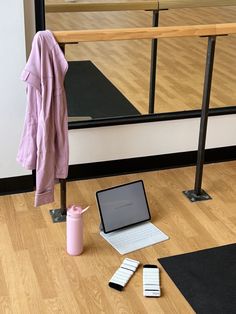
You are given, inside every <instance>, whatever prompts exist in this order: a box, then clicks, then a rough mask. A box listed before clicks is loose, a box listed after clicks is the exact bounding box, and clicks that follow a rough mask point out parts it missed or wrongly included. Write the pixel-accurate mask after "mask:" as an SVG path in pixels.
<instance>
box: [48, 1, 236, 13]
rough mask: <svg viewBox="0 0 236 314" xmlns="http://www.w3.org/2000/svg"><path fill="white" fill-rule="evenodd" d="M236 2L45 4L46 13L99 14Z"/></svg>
mask: <svg viewBox="0 0 236 314" xmlns="http://www.w3.org/2000/svg"><path fill="white" fill-rule="evenodd" d="M234 5H236V0H198V1H196V0H159V1H139V2H111V3H108V2H105V3H101V2H99V3H96V2H94V3H91V2H88V3H87V2H83V3H79V2H73V3H49V4H45V11H46V13H59V12H99V11H129V10H133V11H135V10H147V11H149V10H150V11H153V10H169V9H183V8H199V7H211V6H212V7H219V6H234Z"/></svg>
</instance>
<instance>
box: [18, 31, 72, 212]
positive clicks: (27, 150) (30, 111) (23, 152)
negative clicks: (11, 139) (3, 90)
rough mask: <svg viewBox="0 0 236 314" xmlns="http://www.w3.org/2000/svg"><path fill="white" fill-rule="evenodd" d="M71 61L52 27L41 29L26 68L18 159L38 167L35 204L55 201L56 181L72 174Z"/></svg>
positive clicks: (35, 38) (28, 165) (22, 162)
mask: <svg viewBox="0 0 236 314" xmlns="http://www.w3.org/2000/svg"><path fill="white" fill-rule="evenodd" d="M67 69H68V63H67V61H66V59H65V57H64V54H63V53H62V51H61V49H60V47H59V45H58V43H57V42H56V40H55V38H54V37H53V34H52V33H51V32H50V31H42V32H38V33H37V34H36V35H35V36H34V39H33V43H32V50H31V53H30V56H29V59H28V62H27V64H26V66H25V69H24V70H23V72H22V75H21V79H22V80H23V81H25V82H26V83H27V89H26V93H27V109H26V116H25V122H24V128H23V134H22V138H21V142H20V147H19V151H18V154H17V161H18V162H19V163H20V164H21V165H22V166H23V167H25V168H26V169H29V170H33V169H36V192H35V206H40V205H43V204H47V203H51V202H53V201H54V183H55V181H58V180H57V179H62V178H66V177H67V174H68V159H69V145H68V123H67V103H66V96H65V90H64V78H65V74H66V71H67Z"/></svg>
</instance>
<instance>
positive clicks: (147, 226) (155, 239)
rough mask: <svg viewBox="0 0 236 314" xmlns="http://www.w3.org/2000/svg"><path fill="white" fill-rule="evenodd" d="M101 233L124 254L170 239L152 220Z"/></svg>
mask: <svg viewBox="0 0 236 314" xmlns="http://www.w3.org/2000/svg"><path fill="white" fill-rule="evenodd" d="M100 234H101V236H102V237H103V238H104V239H105V240H107V241H108V242H109V243H110V244H111V245H112V246H113V247H114V248H115V249H116V250H117V251H118V252H119V253H120V254H122V255H123V254H127V253H129V252H133V251H136V250H139V249H141V248H144V247H147V246H150V245H153V244H156V243H159V242H161V241H165V240H167V239H169V237H168V236H167V235H166V234H165V233H163V232H162V231H161V230H160V229H158V228H157V227H156V226H154V225H153V224H152V223H151V222H145V223H142V224H139V225H137V226H132V227H128V228H126V229H122V230H118V231H113V232H110V233H104V232H103V231H101V232H100Z"/></svg>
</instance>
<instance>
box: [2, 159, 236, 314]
mask: <svg viewBox="0 0 236 314" xmlns="http://www.w3.org/2000/svg"><path fill="white" fill-rule="evenodd" d="M194 173H195V168H194V167H188V168H179V169H171V170H163V171H158V172H156V171H153V172H147V173H139V174H132V175H124V176H118V177H108V178H101V179H93V180H87V181H80V182H70V183H68V203H71V204H72V203H75V204H81V205H82V206H86V205H90V206H91V208H90V209H89V211H87V213H86V214H85V215H84V225H85V233H84V235H85V237H84V244H85V248H84V253H83V254H82V255H81V256H77V257H71V256H69V255H67V253H66V250H65V241H66V238H65V230H66V225H65V223H60V224H53V223H52V222H51V220H50V217H49V213H48V210H49V209H51V208H56V207H57V206H58V204H59V200H58V195H59V193H58V186H57V187H56V202H55V204H53V205H52V206H49V205H47V206H42V207H40V208H34V207H33V199H34V193H33V192H32V193H25V194H18V195H11V196H1V197H0V239H1V241H0V313H14V314H16V313H20V314H22V313H24V314H27V313H30V314H32V313H34V314H37V313H40V314H44V313H49V314H52V313H68V314H71V313H76V314H77V313H83V314H86V313H92V314H95V313H108V314H113V313H128V314H131V313H135V314H137V313H142V314H145V313H148V314H150V313H155V314H156V313H165V314H170V313H171V314H173V313H178V314H179V313H183V314H186V313H193V311H192V309H191V308H190V306H189V305H188V303H187V302H186V301H185V299H184V298H183V296H182V295H181V294H180V292H179V291H178V289H177V288H176V287H175V285H174V284H173V282H172V281H171V279H170V278H169V277H168V275H167V274H166V273H165V271H164V270H163V268H162V267H161V266H160V265H159V263H158V261H157V258H160V257H164V256H170V255H174V254H181V253H185V252H190V251H196V250H199V249H205V248H210V247H215V246H220V245H224V244H229V243H233V242H235V240H236V211H235V204H236V193H235V192H236V162H235V161H234V162H227V163H219V164H211V165H206V166H205V169H204V182H203V188H204V189H205V190H206V191H207V192H208V193H209V194H210V195H211V196H212V197H213V200H210V201H204V202H198V203H190V201H189V200H187V199H186V198H185V196H184V195H183V194H182V191H183V190H186V189H190V188H192V187H193V180H194ZM137 179H142V180H144V184H145V187H146V191H147V197H148V200H149V203H150V208H151V213H152V216H153V223H154V224H156V225H157V226H158V227H159V228H160V229H161V230H163V231H164V232H165V233H166V234H168V235H169V237H170V240H167V241H165V242H163V243H160V244H156V245H154V246H152V247H149V248H145V249H142V250H139V251H137V252H133V253H130V254H128V255H127V256H128V257H130V258H133V259H137V260H139V261H140V262H141V263H142V264H144V263H155V264H157V265H159V266H160V268H161V285H162V294H163V295H162V297H161V298H159V299H146V298H144V297H143V296H142V269H141V267H140V268H139V269H138V271H137V273H136V274H135V276H134V277H133V278H132V279H131V281H130V282H129V283H128V285H127V286H126V288H125V290H124V291H123V292H118V291H115V290H113V289H111V288H109V287H108V285H107V283H108V281H109V279H110V278H111V276H112V274H113V273H114V271H115V270H116V269H117V267H118V266H119V265H120V264H121V262H122V260H123V259H124V256H121V255H119V253H118V252H116V251H115V250H114V249H113V248H112V247H111V246H110V245H108V243H106V241H105V240H104V239H103V238H102V237H101V236H100V235H99V233H98V225H99V215H98V209H97V206H96V202H95V192H96V191H97V190H99V189H101V188H106V187H110V186H111V185H116V184H121V183H125V182H130V181H133V180H137Z"/></svg>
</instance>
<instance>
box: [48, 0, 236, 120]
mask: <svg viewBox="0 0 236 314" xmlns="http://www.w3.org/2000/svg"><path fill="white" fill-rule="evenodd" d="M81 2H86V3H89V2H96V3H98V2H99V1H79V3H81ZM103 2H105V1H103ZM111 2H117V1H112V0H109V3H111ZM123 2H124V1H123ZM126 2H127V1H126ZM130 2H131V1H130ZM56 3H62V1H61V0H60V1H56V0H47V1H46V2H45V4H46V28H47V29H50V30H52V31H54V30H76V29H98V28H126V27H149V26H151V25H152V12H150V11H143V10H137V11H118V12H60V13H48V12H47V4H56ZM64 3H69V2H68V1H64ZM235 16H236V6H224V7H204V8H181V9H170V10H163V11H160V14H159V26H173V25H180V26H181V25H193V24H216V23H231V22H235ZM235 47H236V36H234V35H233V36H232V35H230V36H220V37H217V43H216V54H215V65H214V74H213V83H212V93H211V102H210V107H211V108H217V107H226V106H234V105H235V104H236V89H235V83H236V55H235ZM206 49H207V38H169V39H160V40H158V61H157V71H156V75H157V77H156V92H155V107H154V111H155V113H164V112H177V111H183V110H194V109H200V108H201V102H202V89H203V80H204V70H205V57H206ZM150 50H151V41H150V40H133V41H114V42H94V43H91V42H89V43H79V44H76V45H67V46H66V48H65V54H66V58H67V60H68V61H71V62H72V61H73V63H70V69H69V72H68V75H67V78H68V79H67V81H66V87H67V86H70V89H72V90H73V93H72V94H71V95H68V98H69V99H68V102H69V115H70V116H72V117H73V116H74V117H78V116H79V117H80V120H87V119H88V120H89V119H95V118H104V117H117V116H127V115H139V114H147V113H148V106H149V84H150ZM71 64H72V65H73V66H71ZM75 119H76V118H75Z"/></svg>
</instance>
